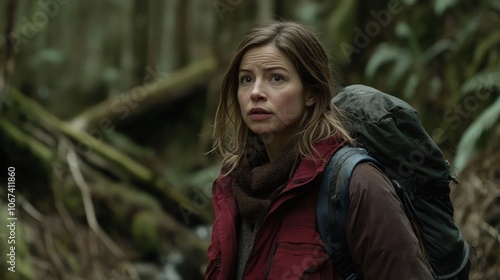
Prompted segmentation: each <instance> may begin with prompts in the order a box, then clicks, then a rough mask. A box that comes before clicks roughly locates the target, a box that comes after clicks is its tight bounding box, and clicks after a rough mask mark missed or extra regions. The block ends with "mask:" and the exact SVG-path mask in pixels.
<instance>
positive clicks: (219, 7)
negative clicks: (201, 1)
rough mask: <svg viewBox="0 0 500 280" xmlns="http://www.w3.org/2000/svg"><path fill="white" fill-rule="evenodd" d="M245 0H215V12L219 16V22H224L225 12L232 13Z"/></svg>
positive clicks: (213, 3) (213, 4)
mask: <svg viewBox="0 0 500 280" xmlns="http://www.w3.org/2000/svg"><path fill="white" fill-rule="evenodd" d="M242 2H243V0H215V1H213V2H212V6H213V7H214V10H215V12H216V13H217V15H218V16H219V20H220V21H223V20H224V13H225V12H232V11H233V10H234V8H235V7H236V6H239V5H240V4H241V3H242Z"/></svg>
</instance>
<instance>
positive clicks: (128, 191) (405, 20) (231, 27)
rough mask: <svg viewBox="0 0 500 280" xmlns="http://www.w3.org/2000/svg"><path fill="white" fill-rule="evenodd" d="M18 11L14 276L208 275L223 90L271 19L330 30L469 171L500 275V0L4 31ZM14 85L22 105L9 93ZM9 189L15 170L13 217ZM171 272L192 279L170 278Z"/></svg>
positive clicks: (328, 41) (263, 10)
mask: <svg viewBox="0 0 500 280" xmlns="http://www.w3.org/2000/svg"><path fill="white" fill-rule="evenodd" d="M7 3H15V6H16V11H15V17H14V29H13V31H12V32H11V33H9V34H6V36H2V37H1V39H0V54H1V56H0V70H1V71H0V74H2V73H7V74H10V75H3V74H2V75H0V93H1V94H0V101H2V112H1V114H2V115H1V117H0V144H1V149H0V158H1V160H0V168H1V169H2V170H5V169H7V167H8V166H15V167H16V170H18V174H19V175H18V176H17V180H18V186H19V187H18V189H17V192H18V194H19V195H20V196H22V197H23V198H24V200H23V202H22V203H21V204H19V207H18V210H17V211H18V213H19V215H20V217H22V219H21V221H19V228H18V231H17V232H18V236H19V238H18V239H19V240H20V241H19V246H18V248H17V249H18V251H17V253H18V258H19V260H22V261H19V267H18V268H19V274H16V276H15V277H17V278H15V279H138V278H141V279H157V278H155V277H158V278H160V279H177V278H176V277H181V278H183V279H199V278H201V274H202V271H203V267H204V265H205V260H206V258H205V256H204V253H205V250H206V246H207V244H208V241H209V239H208V236H207V234H198V232H206V230H203V227H206V226H207V225H209V224H210V222H211V219H213V212H212V210H211V202H210V196H211V184H212V182H213V180H214V179H215V178H216V177H217V175H218V172H219V170H220V161H219V158H218V156H217V154H216V153H208V152H209V151H210V150H211V140H210V137H211V128H212V125H213V119H214V114H215V110H216V105H217V100H218V91H219V87H220V80H221V77H222V75H223V73H224V71H225V67H226V66H227V63H228V61H229V59H230V58H231V56H232V54H233V53H234V50H235V48H236V45H237V43H238V42H239V40H240V38H241V36H242V34H244V33H245V32H246V31H247V30H248V29H249V28H251V27H252V26H253V25H254V24H255V23H257V22H261V21H266V20H270V19H277V20H296V21H300V22H304V23H306V24H309V25H311V26H312V27H313V28H314V29H315V30H317V33H318V34H319V37H320V39H321V40H323V43H324V44H325V46H326V48H327V50H328V51H329V53H330V55H331V57H332V60H333V65H334V69H333V70H334V71H335V72H336V74H338V77H337V79H336V82H338V83H339V84H341V85H349V84H354V83H364V84H368V85H370V86H373V87H376V88H379V89H380V90H382V91H385V92H388V93H391V94H393V95H396V96H398V97H400V98H402V99H404V100H406V101H407V102H408V103H410V104H411V105H413V106H414V107H415V108H416V109H417V110H418V111H419V112H420V114H421V117H422V122H423V125H424V127H426V129H427V130H428V131H429V134H430V135H431V136H432V137H433V139H434V140H435V141H436V142H437V143H438V144H439V146H440V147H441V148H442V149H443V152H444V153H445V155H446V156H447V157H448V158H449V159H450V161H451V162H452V165H453V166H454V168H455V169H456V170H457V173H460V175H461V176H460V177H461V180H462V182H461V184H459V185H458V186H457V187H456V188H454V189H453V191H454V200H455V207H456V208H457V222H458V223H459V224H460V225H461V226H463V227H464V228H465V229H466V230H465V234H466V237H467V238H468V239H469V240H470V241H471V243H472V244H473V245H474V246H475V251H476V255H477V256H478V257H477V258H479V259H477V258H476V259H473V268H472V269H473V273H472V274H471V279H498V277H500V272H499V271H500V253H499V252H500V241H499V240H500V239H499V236H500V234H499V233H498V232H499V231H500V221H498V219H497V218H494V215H493V214H491V215H489V214H488V213H497V212H498V206H495V202H497V200H495V198H494V197H488V195H487V194H498V185H499V184H500V173H498V171H497V168H495V166H497V163H498V162H499V160H500V159H499V153H498V149H499V148H500V147H499V145H498V143H499V142H500V141H499V139H500V126H499V118H500V94H499V88H500V68H499V65H500V31H498V26H500V1H499V0H472V1H467V0H433V1H416V0H402V1H398V0H392V1H368V2H367V1H359V0H338V1H328V0H277V1H268V0H256V1H225V0H218V1H195V0H168V1H152V0H150V1H143V0H122V1H116V0H106V1H101V0H90V1H58V0H57V1H56V0H54V1H26V0H21V1H15V0H9V1H1V2H0V30H2V32H4V30H6V28H7V26H8V19H9V17H8V16H7V15H10V14H11V12H12V11H10V10H8V8H7ZM8 48H12V49H13V50H14V54H15V56H13V57H8V55H5V56H4V55H3V54H4V53H7V52H6V51H5V50H7V49H8ZM9 61H10V62H13V61H15V67H14V68H13V72H12V73H9V70H8V67H6V65H7V64H8V62H9ZM207 61H208V62H209V63H204V64H203V65H205V66H203V67H201V66H196V65H200V64H199V62H207ZM193 65H194V66H193ZM193 67H194V68H196V69H193ZM5 78H7V79H5ZM3 82H9V83H10V85H11V86H12V90H14V89H15V90H16V92H17V90H19V91H20V92H22V95H21V96H18V95H16V94H11V95H9V96H7V94H6V93H7V90H6V88H3V86H2V85H3V84H6V83H3ZM16 96H17V97H16ZM23 97H24V98H23ZM89 112H90V113H91V114H93V116H94V118H92V116H88V114H89ZM98 114H99V115H98ZM96 116H97V117H96ZM71 152H73V153H75V152H76V153H77V154H78V161H76V162H74V161H71V160H68V155H69V154H70V153H71ZM75 172H76V173H75ZM78 172H81V173H82V176H81V178H79V177H78V176H77V175H75V174H78ZM141 174H142V175H141ZM4 182H6V177H5V174H3V173H1V172H0V186H2V188H1V189H0V197H2V200H0V208H1V209H4V208H5V207H4V206H5V200H4V199H3V198H4V197H5V195H6V191H5V189H4V188H3V184H4ZM86 191H88V192H89V193H88V196H87V195H86V194H85V192H86ZM86 197H87V198H86ZM88 197H91V199H92V201H91V202H92V207H93V209H92V210H93V211H95V219H96V222H97V223H98V225H100V226H101V227H102V231H101V232H99V230H96V228H95V227H94V228H91V226H90V221H89V220H92V219H93V218H94V217H93V215H90V214H89V211H90V210H89V207H88V205H89V204H88V202H89V201H88ZM497 197H498V196H497ZM85 201H87V202H85ZM479 202H482V203H484V204H480V203H479ZM86 205H87V206H86ZM495 207H497V208H495ZM495 209H496V210H495ZM2 215H5V213H4V211H0V217H3V216H2ZM483 216H484V217H483ZM200 228H201V229H200ZM106 234H109V236H110V238H111V239H112V241H110V240H107V241H106V238H105V236H106ZM5 237H6V233H5V228H4V229H2V230H0V242H1V243H2V244H6V243H5V242H6V241H5V239H4V238H5ZM115 243H116V244H118V245H119V247H120V249H121V252H119V253H123V254H124V255H125V256H120V254H117V252H116V250H115V251H114V250H113V249H112V248H113V244H115ZM179 252H180V255H181V257H177V258H176V261H175V265H174V263H168V264H166V263H165V259H169V257H167V258H166V257H165V256H172V255H174V256H177V255H178V254H179ZM179 258H180V261H179ZM143 263H152V264H153V265H152V266H148V268H147V269H143V268H141V267H142V266H141V264H143ZM173 266H175V267H176V268H177V271H178V273H180V274H181V275H180V276H179V275H176V274H168V275H167V274H166V273H173V272H170V268H171V267H173ZM0 267H1V268H2V271H1V272H0V278H2V277H3V278H2V279H4V278H5V277H4V276H5V275H7V274H4V272H5V271H6V269H4V268H5V262H2V265H0ZM152 267H153V268H152ZM155 267H156V270H155V269H154V268H155ZM163 268H165V271H167V272H165V271H163ZM167 268H168V269H167ZM9 277H10V275H9ZM8 279H11V278H8ZM12 279H14V278H12Z"/></svg>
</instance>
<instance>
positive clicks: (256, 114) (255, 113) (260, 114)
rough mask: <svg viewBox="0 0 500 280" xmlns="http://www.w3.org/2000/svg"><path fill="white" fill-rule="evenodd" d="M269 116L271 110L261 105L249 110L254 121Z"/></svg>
mask: <svg viewBox="0 0 500 280" xmlns="http://www.w3.org/2000/svg"><path fill="white" fill-rule="evenodd" d="M269 117H271V112H269V111H267V110H265V109H263V108H259V107H255V108H252V109H250V111H249V112H248V118H249V119H251V120H254V121H260V120H265V119H267V118H269Z"/></svg>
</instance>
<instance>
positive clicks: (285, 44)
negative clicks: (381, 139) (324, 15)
mask: <svg viewBox="0 0 500 280" xmlns="http://www.w3.org/2000/svg"><path fill="white" fill-rule="evenodd" d="M265 45H273V46H276V47H277V48H278V49H279V50H280V51H281V52H282V53H283V54H284V55H285V56H286V57H287V58H288V59H290V61H291V62H292V64H293V65H294V66H295V68H296V69H297V72H298V73H299V75H300V78H301V80H302V84H303V85H304V89H305V90H309V91H310V92H311V93H312V94H313V95H314V96H315V100H316V102H315V103H314V104H313V105H312V106H311V107H308V108H307V110H306V114H307V115H306V117H305V118H302V120H303V121H302V123H301V124H300V125H301V129H299V132H298V133H297V134H296V135H294V136H293V139H291V143H292V146H293V149H295V152H296V153H297V154H298V155H300V156H301V157H308V158H316V156H317V151H316V150H315V149H314V144H315V143H317V142H320V141H322V140H325V139H328V138H330V137H333V136H337V137H339V138H343V139H344V140H346V141H347V142H348V143H351V144H354V141H353V139H352V138H351V137H350V136H349V134H348V132H347V129H346V126H345V124H346V118H345V117H344V115H343V114H342V113H341V112H340V111H339V110H338V109H337V108H336V107H335V106H334V105H332V104H331V102H330V100H331V98H332V97H333V94H334V92H336V91H337V87H336V85H335V84H334V82H333V79H332V74H331V68H330V62H329V58H328V55H327V52H326V50H325V48H324V47H323V45H322V44H321V42H320V41H319V39H318V37H317V36H316V35H315V34H314V32H313V31H312V30H310V29H309V28H308V27H306V26H304V25H302V24H299V23H295V22H283V21H280V22H277V21H274V22H270V23H266V24H263V25H261V26H259V27H256V28H253V29H252V30H251V31H250V32H249V33H248V34H247V35H246V36H245V37H244V38H243V40H242V41H241V42H240V44H239V45H238V48H237V50H236V54H235V55H234V57H233V58H232V60H231V62H230V64H229V67H228V68H227V70H226V72H225V74H224V77H223V80H222V85H221V94H220V99H219V104H218V108H217V113H216V116H215V124H214V149H219V151H220V152H221V154H222V156H223V166H225V168H226V170H227V172H228V173H230V172H231V171H232V170H234V169H235V168H236V167H237V166H238V165H239V164H242V163H245V162H244V161H246V160H247V159H246V158H247V157H246V156H244V155H248V152H249V151H248V150H249V149H252V148H254V147H255V145H254V144H255V143H251V142H253V141H255V139H257V141H258V142H261V143H262V142H263V139H262V138H261V137H259V136H257V135H255V134H254V133H253V132H252V131H251V130H250V129H249V128H248V127H247V126H246V124H245V122H244V121H243V118H242V116H241V111H240V108H239V103H238V99H237V92H238V71H239V68H240V62H241V59H242V58H243V55H244V54H245V53H246V52H247V51H248V50H249V49H251V48H256V47H261V46H265ZM260 146H262V145H260Z"/></svg>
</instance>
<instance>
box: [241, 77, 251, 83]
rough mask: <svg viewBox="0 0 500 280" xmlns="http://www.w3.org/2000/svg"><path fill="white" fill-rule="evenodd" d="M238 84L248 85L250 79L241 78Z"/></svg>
mask: <svg viewBox="0 0 500 280" xmlns="http://www.w3.org/2000/svg"><path fill="white" fill-rule="evenodd" d="M240 82H241V83H242V84H248V83H251V82H252V78H250V77H249V76H243V77H241V78H240Z"/></svg>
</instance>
